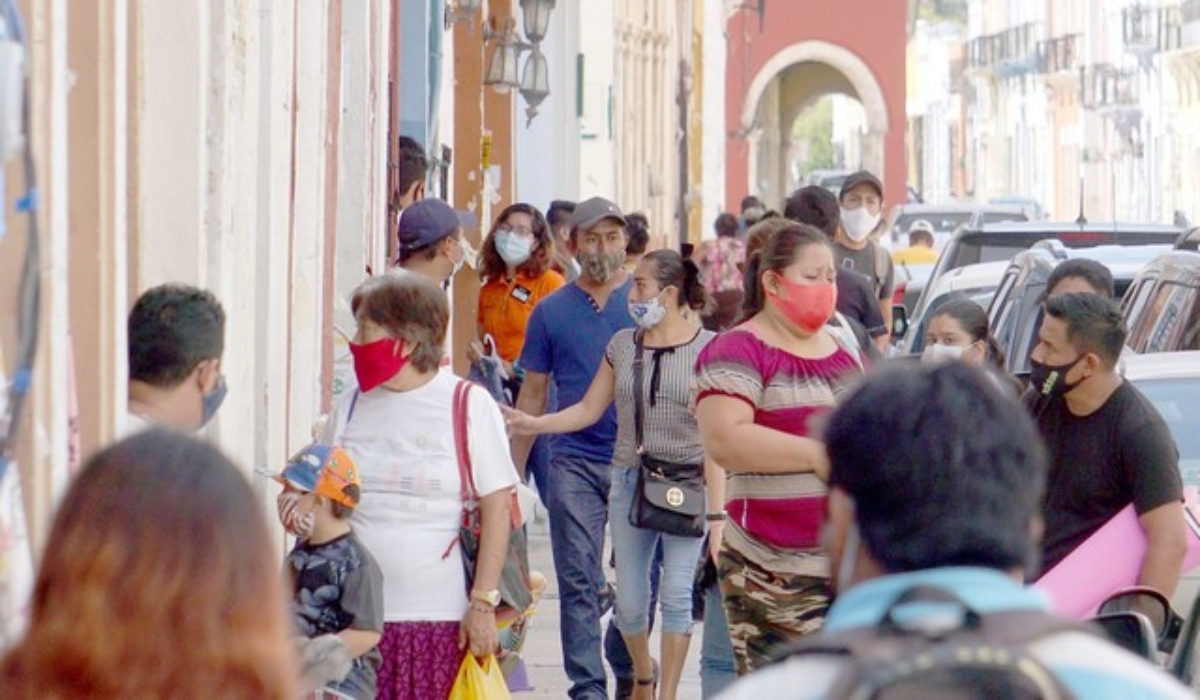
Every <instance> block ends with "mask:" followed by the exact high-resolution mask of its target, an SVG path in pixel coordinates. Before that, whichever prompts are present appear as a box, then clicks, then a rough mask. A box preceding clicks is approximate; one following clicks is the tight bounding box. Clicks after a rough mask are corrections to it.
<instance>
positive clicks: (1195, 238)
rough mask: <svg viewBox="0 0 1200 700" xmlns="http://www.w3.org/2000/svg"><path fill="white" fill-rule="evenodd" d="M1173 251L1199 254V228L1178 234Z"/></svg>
mask: <svg viewBox="0 0 1200 700" xmlns="http://www.w3.org/2000/svg"><path fill="white" fill-rule="evenodd" d="M1175 249H1176V250H1190V251H1192V252H1197V253H1200V226H1197V227H1196V228H1194V229H1192V230H1190V231H1184V232H1183V233H1181V234H1179V240H1178V241H1176V242H1175Z"/></svg>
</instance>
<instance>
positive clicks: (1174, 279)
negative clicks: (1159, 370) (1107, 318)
mask: <svg viewBox="0 0 1200 700" xmlns="http://www.w3.org/2000/svg"><path fill="white" fill-rule="evenodd" d="M1122 313H1123V314H1124V316H1125V325H1126V326H1127V327H1128V328H1129V340H1128V344H1129V347H1130V348H1132V349H1133V351H1134V352H1137V353H1156V352H1171V351H1174V350H1200V252H1193V251H1190V250H1180V249H1176V250H1173V251H1171V252H1169V253H1164V254H1163V255H1160V256H1158V257H1157V258H1155V259H1154V260H1153V261H1151V262H1150V264H1148V265H1147V266H1146V267H1145V269H1143V270H1142V272H1141V274H1140V275H1138V278H1137V280H1135V281H1134V283H1133V286H1131V287H1130V289H1129V292H1128V293H1127V294H1126V296H1125V300H1124V304H1123V305H1122Z"/></svg>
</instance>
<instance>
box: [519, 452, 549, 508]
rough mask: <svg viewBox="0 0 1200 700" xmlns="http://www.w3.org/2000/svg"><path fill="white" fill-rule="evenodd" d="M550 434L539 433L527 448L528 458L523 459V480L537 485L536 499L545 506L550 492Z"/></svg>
mask: <svg viewBox="0 0 1200 700" xmlns="http://www.w3.org/2000/svg"><path fill="white" fill-rule="evenodd" d="M549 437H550V436H548V435H539V436H537V438H535V439H534V441H533V446H532V447H530V448H529V459H527V460H525V481H526V483H528V482H529V481H531V480H532V481H533V482H534V483H535V484H536V485H537V493H538V499H539V500H541V502H542V505H543V506H546V505H547V502H548V501H549V493H550V439H549Z"/></svg>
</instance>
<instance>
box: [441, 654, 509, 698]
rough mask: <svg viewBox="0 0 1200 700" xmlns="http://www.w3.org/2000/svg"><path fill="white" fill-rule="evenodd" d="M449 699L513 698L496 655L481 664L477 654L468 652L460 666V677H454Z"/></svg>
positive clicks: (488, 657)
mask: <svg viewBox="0 0 1200 700" xmlns="http://www.w3.org/2000/svg"><path fill="white" fill-rule="evenodd" d="M448 700H511V696H510V695H509V694H508V685H507V684H506V683H505V682H504V674H503V673H502V672H501V671H500V664H498V663H496V657H495V656H491V655H489V656H487V657H486V658H485V659H484V660H483V665H482V666H480V665H479V660H478V659H476V658H475V655H474V654H472V653H470V652H467V655H466V656H464V657H463V661H462V665H460V666H459V667H458V677H457V678H455V679H454V687H452V688H450V697H449V699H448Z"/></svg>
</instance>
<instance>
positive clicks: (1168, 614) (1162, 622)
mask: <svg viewBox="0 0 1200 700" xmlns="http://www.w3.org/2000/svg"><path fill="white" fill-rule="evenodd" d="M1121 612H1136V613H1141V614H1142V615H1144V616H1145V617H1146V619H1147V620H1149V621H1150V627H1151V629H1153V630H1154V635H1155V639H1156V640H1157V642H1158V648H1159V649H1160V650H1161V651H1164V652H1167V653H1170V652H1171V650H1172V649H1174V647H1175V641H1176V639H1178V638H1179V632H1180V629H1181V628H1182V627H1183V618H1181V617H1180V616H1179V615H1178V614H1177V613H1176V612H1175V611H1174V610H1172V609H1171V603H1170V601H1168V600H1167V597H1166V596H1164V595H1163V594H1162V593H1161V592H1159V591H1157V590H1155V589H1153V588H1147V587H1145V586H1133V587H1130V588H1125V589H1122V590H1119V591H1117V592H1115V593H1113V594H1112V595H1111V596H1109V597H1108V598H1107V599H1105V601H1104V602H1103V603H1101V604H1100V609H1099V611H1098V614H1099V615H1107V614H1110V613H1121Z"/></svg>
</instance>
